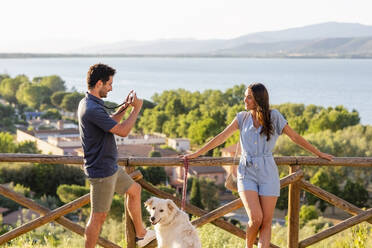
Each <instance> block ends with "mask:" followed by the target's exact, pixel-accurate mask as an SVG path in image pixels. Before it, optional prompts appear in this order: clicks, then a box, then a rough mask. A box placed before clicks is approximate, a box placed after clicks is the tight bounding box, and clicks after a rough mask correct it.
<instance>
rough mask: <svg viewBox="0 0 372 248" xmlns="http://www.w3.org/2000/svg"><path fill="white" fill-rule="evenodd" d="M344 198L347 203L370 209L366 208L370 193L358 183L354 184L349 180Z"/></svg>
mask: <svg viewBox="0 0 372 248" xmlns="http://www.w3.org/2000/svg"><path fill="white" fill-rule="evenodd" d="M343 196H344V199H345V200H346V201H348V202H351V203H352V204H355V205H356V206H358V207H368V206H366V204H367V202H368V199H369V196H368V191H367V190H366V189H365V188H364V187H363V185H362V184H360V183H358V182H355V183H354V182H352V181H351V180H349V179H348V180H347V181H346V185H345V188H344V190H343Z"/></svg>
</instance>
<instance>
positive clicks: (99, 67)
mask: <svg viewBox="0 0 372 248" xmlns="http://www.w3.org/2000/svg"><path fill="white" fill-rule="evenodd" d="M115 73H116V70H115V69H114V68H111V67H110V66H108V65H105V64H101V63H100V64H95V65H92V66H91V67H89V71H88V74H87V84H88V89H93V88H94V86H95V85H96V83H97V82H98V81H99V80H102V82H103V83H106V82H107V81H108V80H109V79H110V76H114V75H115Z"/></svg>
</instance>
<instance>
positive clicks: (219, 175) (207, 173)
mask: <svg viewBox="0 0 372 248" xmlns="http://www.w3.org/2000/svg"><path fill="white" fill-rule="evenodd" d="M187 176H188V177H190V176H194V177H198V178H204V179H211V180H212V181H214V182H215V183H216V184H217V185H218V184H223V183H224V182H225V178H226V171H225V170H224V169H223V168H222V167H221V166H190V167H189V172H188V174H187ZM169 178H170V184H171V185H172V186H173V187H175V188H176V189H177V190H179V192H181V190H182V186H183V178H184V167H181V166H178V167H173V170H172V174H170V176H169Z"/></svg>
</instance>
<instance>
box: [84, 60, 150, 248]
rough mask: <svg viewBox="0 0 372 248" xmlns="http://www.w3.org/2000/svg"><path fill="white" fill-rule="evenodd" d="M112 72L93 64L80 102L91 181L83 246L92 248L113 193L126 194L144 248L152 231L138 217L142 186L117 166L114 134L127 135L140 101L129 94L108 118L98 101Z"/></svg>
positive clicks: (109, 83) (107, 87)
mask: <svg viewBox="0 0 372 248" xmlns="http://www.w3.org/2000/svg"><path fill="white" fill-rule="evenodd" d="M115 72H116V71H115V69H113V68H111V67H109V66H107V65H104V64H96V65H93V66H91V67H90V68H89V71H88V74H87V84H88V92H87V93H86V96H85V98H83V99H82V100H81V101H80V103H79V108H78V118H79V131H80V138H81V141H82V145H83V150H84V172H85V174H86V175H87V176H88V180H89V182H90V193H91V196H90V197H91V199H90V202H91V214H90V218H89V221H88V224H87V227H86V230H85V247H86V248H93V247H94V246H95V244H96V242H97V239H98V236H99V233H100V230H101V227H102V224H103V222H104V221H105V219H106V216H107V213H108V211H109V209H110V207H111V202H112V197H113V195H114V192H117V193H119V194H126V195H127V198H126V199H127V202H126V205H127V208H128V212H129V215H130V217H131V219H132V221H133V224H134V227H135V231H136V242H137V245H138V246H139V247H143V246H145V245H146V244H148V243H149V242H150V241H152V240H153V239H154V238H155V232H154V231H152V230H146V229H145V228H144V226H143V223H142V215H141V186H140V185H139V184H137V183H136V182H134V181H133V180H132V178H131V177H130V176H129V175H128V174H127V173H126V172H125V171H124V170H123V169H122V168H121V167H118V165H117V147H116V142H115V139H114V134H116V135H119V136H122V137H125V136H127V135H128V134H129V132H130V130H131V129H132V127H133V125H134V124H135V121H136V119H137V116H138V113H139V111H140V110H141V107H142V100H141V99H138V98H137V96H136V94H135V93H134V92H133V91H131V92H130V93H129V95H128V97H127V98H126V103H125V104H124V105H123V106H122V107H120V108H119V109H118V111H117V112H116V113H114V114H113V115H111V116H109V115H108V114H107V112H106V110H105V108H104V106H103V100H102V99H101V98H105V97H107V93H108V92H110V91H111V90H112V82H113V76H114V75H115ZM128 105H131V106H132V107H133V109H132V112H131V113H130V115H129V117H128V119H126V120H125V121H122V122H120V121H121V119H122V118H123V116H124V114H125V111H123V110H125V108H126V107H128Z"/></svg>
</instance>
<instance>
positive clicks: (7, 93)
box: [0, 78, 22, 104]
mask: <svg viewBox="0 0 372 248" xmlns="http://www.w3.org/2000/svg"><path fill="white" fill-rule="evenodd" d="M21 84H22V81H21V80H17V79H12V78H5V79H3V80H2V81H1V83H0V94H1V96H2V97H3V98H4V99H5V100H7V101H8V102H9V103H13V104H16V103H17V98H16V92H17V90H18V88H19V86H20V85H21Z"/></svg>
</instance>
